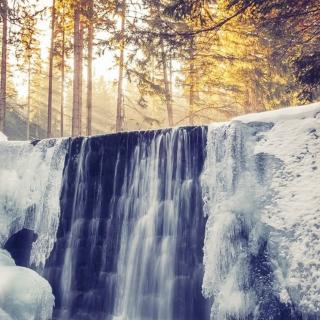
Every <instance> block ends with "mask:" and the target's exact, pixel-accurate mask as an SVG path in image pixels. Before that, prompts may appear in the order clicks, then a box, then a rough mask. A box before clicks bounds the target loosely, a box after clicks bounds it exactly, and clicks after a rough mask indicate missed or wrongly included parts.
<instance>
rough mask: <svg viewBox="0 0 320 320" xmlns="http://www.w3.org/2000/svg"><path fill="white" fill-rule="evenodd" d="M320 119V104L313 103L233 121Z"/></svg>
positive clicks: (245, 116)
mask: <svg viewBox="0 0 320 320" xmlns="http://www.w3.org/2000/svg"><path fill="white" fill-rule="evenodd" d="M319 117H320V103H312V104H309V105H305V106H296V107H288V108H281V109H278V110H273V111H266V112H259V113H249V114H246V115H243V116H239V117H236V118H234V119H233V120H237V121H241V122H243V123H249V122H273V123H276V122H279V121H283V120H284V121H287V120H299V119H300V120H302V119H306V118H319Z"/></svg>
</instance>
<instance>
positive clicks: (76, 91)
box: [72, 0, 81, 136]
mask: <svg viewBox="0 0 320 320" xmlns="http://www.w3.org/2000/svg"><path fill="white" fill-rule="evenodd" d="M73 46H74V70H73V106H72V136H79V135H80V83H81V82H80V77H81V74H80V71H81V61H80V58H81V44H80V2H79V0H74V44H73Z"/></svg>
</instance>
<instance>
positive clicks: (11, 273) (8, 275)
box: [0, 249, 54, 320]
mask: <svg viewBox="0 0 320 320" xmlns="http://www.w3.org/2000/svg"><path fill="white" fill-rule="evenodd" d="M53 305H54V297H53V295H52V290H51V287H50V284H49V283H48V282H47V281H46V280H45V279H44V278H42V277H41V276H40V275H39V274H37V273H36V272H35V271H33V270H31V269H28V268H23V267H18V266H16V265H15V263H14V261H13V259H12V258H11V256H10V254H9V253H8V252H7V251H6V250H3V249H0V319H1V320H11V319H12V320H38V319H40V320H48V319H51V315H52V309H53Z"/></svg>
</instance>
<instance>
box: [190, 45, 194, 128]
mask: <svg viewBox="0 0 320 320" xmlns="http://www.w3.org/2000/svg"><path fill="white" fill-rule="evenodd" d="M189 59H190V62H189V81H190V84H189V124H191V125H194V111H195V110H194V100H195V96H194V95H195V93H194V83H195V79H194V73H195V68H194V40H193V39H192V40H191V43H190V57H189Z"/></svg>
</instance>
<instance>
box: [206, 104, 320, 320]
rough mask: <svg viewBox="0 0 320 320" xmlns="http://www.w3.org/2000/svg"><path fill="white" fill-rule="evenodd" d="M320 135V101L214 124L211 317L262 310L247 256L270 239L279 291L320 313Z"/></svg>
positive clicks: (210, 150)
mask: <svg viewBox="0 0 320 320" xmlns="http://www.w3.org/2000/svg"><path fill="white" fill-rule="evenodd" d="M319 137H320V105H319V104H313V105H310V106H307V107H299V108H293V109H292V108H290V109H285V110H279V111H275V112H266V113H262V114H256V115H247V116H243V117H239V118H237V119H236V120H234V121H232V122H231V123H229V124H224V125H215V126H210V127H209V130H208V141H207V159H206V163H205V168H204V171H203V174H202V184H203V197H204V206H205V213H206V214H207V215H208V222H207V226H206V238H205V244H204V266H205V274H204V281H203V293H204V295H205V296H207V297H214V303H213V306H212V311H211V318H212V319H228V317H233V318H235V319H242V318H244V317H246V316H248V315H251V316H253V315H256V316H257V315H258V314H259V312H260V311H259V307H260V304H261V298H259V292H257V289H256V287H255V286H254V285H253V283H252V281H251V280H250V278H251V277H252V275H251V274H252V267H250V264H249V261H250V260H252V259H254V257H255V256H256V255H257V252H258V251H259V250H260V249H259V247H262V244H263V243H264V242H266V243H267V252H268V256H269V257H270V260H271V263H272V269H273V270H272V272H273V274H274V281H273V288H272V291H273V293H274V294H275V295H277V296H278V297H279V300H280V301H281V303H283V304H285V305H293V306H294V308H295V309H296V310H298V312H299V313H300V314H302V315H303V316H305V317H310V316H315V317H319V316H320V282H319V281H320V271H319V270H320V262H319V248H320V240H319V237H320V232H319V231H320V230H319V229H320V193H319V183H320V170H319V165H320V159H319V155H320V143H319ZM250 257H251V258H250Z"/></svg>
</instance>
